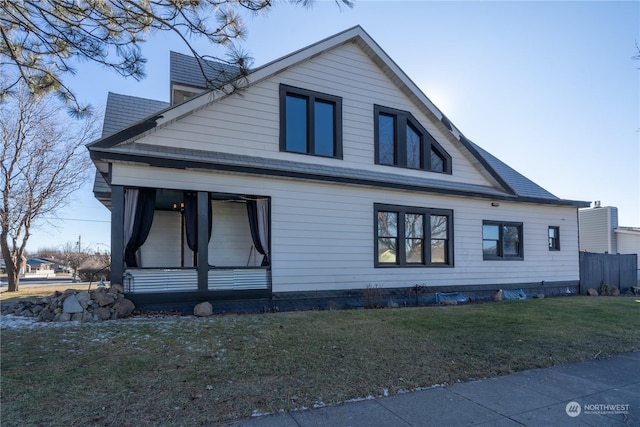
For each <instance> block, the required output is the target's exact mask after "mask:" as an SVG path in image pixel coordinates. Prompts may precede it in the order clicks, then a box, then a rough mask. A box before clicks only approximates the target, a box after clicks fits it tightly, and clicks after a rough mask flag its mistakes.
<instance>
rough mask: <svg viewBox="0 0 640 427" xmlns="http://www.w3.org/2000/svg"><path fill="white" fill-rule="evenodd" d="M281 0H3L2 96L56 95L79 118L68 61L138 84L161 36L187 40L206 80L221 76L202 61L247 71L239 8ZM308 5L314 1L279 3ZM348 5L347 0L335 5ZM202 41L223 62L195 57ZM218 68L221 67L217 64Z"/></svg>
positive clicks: (268, 5)
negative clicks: (67, 78) (7, 72)
mask: <svg viewBox="0 0 640 427" xmlns="http://www.w3.org/2000/svg"><path fill="white" fill-rule="evenodd" d="M276 1H278V0H144V1H141V0H20V1H16V0H0V66H2V67H3V68H5V67H7V68H12V69H13V72H12V79H11V80H9V81H7V82H6V83H7V84H5V85H3V86H2V88H0V96H3V95H6V94H8V93H10V92H11V91H12V90H13V89H14V88H17V87H18V85H19V84H24V85H26V86H27V87H28V88H29V90H30V91H31V93H36V94H37V93H42V92H50V91H55V92H57V93H58V95H60V96H61V97H62V98H63V99H64V100H65V101H66V102H67V103H68V105H70V106H71V107H72V109H73V111H75V112H77V113H80V112H82V111H86V107H83V106H81V105H80V103H79V102H78V101H77V99H76V97H75V95H74V94H73V91H72V90H71V89H70V88H69V87H67V86H66V85H65V84H64V83H63V81H62V76H63V75H64V74H68V73H74V68H73V61H74V60H76V59H78V58H80V59H86V60H90V61H94V62H97V63H99V64H102V65H105V66H106V67H107V68H110V69H112V70H113V71H115V72H117V73H119V74H121V75H123V76H130V77H133V78H135V79H141V78H143V77H144V75H145V72H144V64H145V62H146V59H145V58H144V57H143V56H142V51H141V48H140V44H141V42H144V41H145V39H146V37H148V36H149V35H151V34H154V33H157V32H159V31H165V32H172V33H174V34H176V35H177V36H178V37H179V38H180V39H182V40H183V41H184V43H185V44H186V45H187V47H188V48H189V50H190V51H191V52H192V53H193V55H194V56H195V57H196V59H197V60H198V63H199V64H200V67H201V68H202V72H203V73H202V74H203V76H204V77H205V79H207V80H208V81H209V83H211V81H214V82H220V81H226V80H228V79H222V78H221V77H224V76H215V77H214V78H213V79H212V80H209V79H210V75H208V74H207V73H205V72H204V68H203V67H204V66H205V64H206V61H205V59H212V60H215V61H217V62H224V63H226V64H228V65H231V66H233V69H235V70H236V71H237V73H236V74H234V75H233V76H228V78H231V77H234V78H235V77H238V76H242V75H244V74H246V72H247V70H248V68H249V66H250V64H249V63H248V62H249V57H248V56H247V55H246V54H245V53H244V52H242V50H241V49H239V48H238V47H237V46H236V45H235V44H234V43H233V41H235V40H241V39H243V38H244V37H245V35H246V33H247V29H246V26H245V25H244V23H243V21H242V17H241V13H240V12H242V11H250V12H258V11H267V10H269V9H270V8H271V7H272V5H273V3H275V2H276ZM281 1H282V2H285V3H292V4H300V5H303V6H308V5H310V4H311V3H313V0H281ZM334 1H335V2H336V3H337V4H339V5H346V6H349V7H350V6H352V0H334ZM198 37H199V38H204V39H206V40H208V41H209V42H211V43H212V44H213V45H219V46H223V47H225V48H226V58H222V57H220V56H218V57H213V56H208V55H199V54H198V52H197V51H196V50H195V48H194V47H193V46H192V44H191V40H193V39H194V38H198ZM220 70H224V67H222V68H221V69H220Z"/></svg>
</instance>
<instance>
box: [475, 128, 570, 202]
mask: <svg viewBox="0 0 640 427" xmlns="http://www.w3.org/2000/svg"><path fill="white" fill-rule="evenodd" d="M467 142H468V143H469V144H470V145H471V146H472V147H473V148H474V149H475V150H476V151H477V152H478V154H480V156H482V158H483V159H484V160H485V161H486V162H487V163H488V164H489V166H491V168H493V170H494V171H495V172H496V173H497V174H498V175H499V176H500V178H502V180H503V181H504V182H505V183H506V184H507V185H508V186H509V187H511V189H512V190H513V191H514V193H515V194H516V195H517V196H521V197H533V198H540V199H556V200H559V199H558V197H556V196H555V195H553V194H551V193H550V192H548V191H547V190H545V189H544V188H542V187H540V186H539V185H538V184H536V183H535V182H533V181H531V180H530V179H529V178H527V177H526V176H524V175H522V174H521V173H519V172H518V171H516V170H515V169H513V168H511V167H510V166H508V165H507V164H506V163H504V162H503V161H501V160H500V159H498V158H497V157H495V156H494V155H493V154H491V153H489V152H488V151H486V150H485V149H483V148H482V147H480V146H479V145H477V144H475V143H473V142H471V141H469V140H467Z"/></svg>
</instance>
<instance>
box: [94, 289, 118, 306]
mask: <svg viewBox="0 0 640 427" xmlns="http://www.w3.org/2000/svg"><path fill="white" fill-rule="evenodd" d="M92 299H93V301H94V302H95V303H96V304H98V305H99V306H100V307H104V306H105V305H109V304H113V303H114V302H115V300H116V297H115V296H114V295H113V294H108V293H106V292H100V291H95V292H94V293H93V295H92Z"/></svg>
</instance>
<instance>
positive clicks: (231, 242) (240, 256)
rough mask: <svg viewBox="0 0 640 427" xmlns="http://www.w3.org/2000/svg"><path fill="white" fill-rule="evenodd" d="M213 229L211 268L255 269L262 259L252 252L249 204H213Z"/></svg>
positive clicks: (210, 249)
mask: <svg viewBox="0 0 640 427" xmlns="http://www.w3.org/2000/svg"><path fill="white" fill-rule="evenodd" d="M211 204H212V217H213V228H212V230H211V240H209V265H212V266H215V267H243V266H256V265H258V266H259V265H260V263H261V262H262V255H260V254H257V253H255V250H253V252H252V250H251V248H252V247H253V240H252V238H251V230H250V228H249V219H248V216H247V207H246V204H245V203H244V202H242V201H218V200H214V201H212V203H211Z"/></svg>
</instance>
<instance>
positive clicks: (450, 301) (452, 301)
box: [442, 299, 458, 305]
mask: <svg viewBox="0 0 640 427" xmlns="http://www.w3.org/2000/svg"><path fill="white" fill-rule="evenodd" d="M442 304H444V305H458V301H456V300H454V299H446V300H444V301H442Z"/></svg>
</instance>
